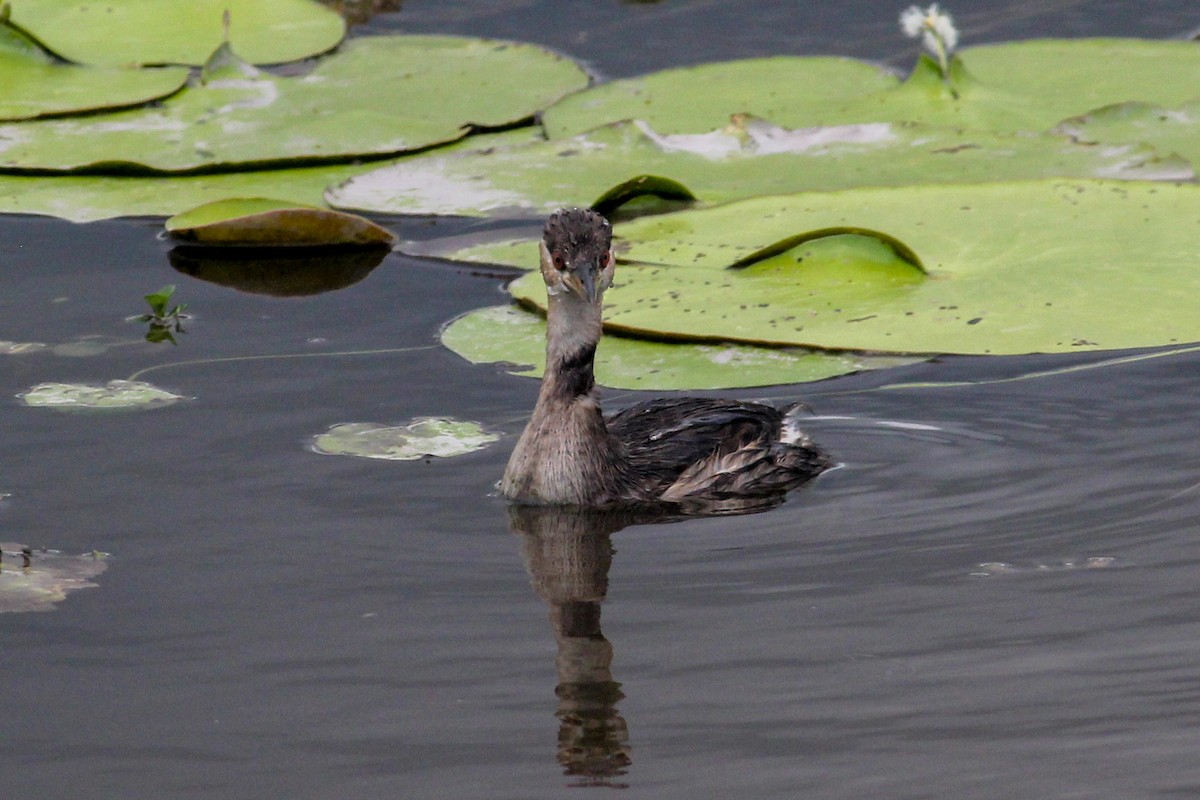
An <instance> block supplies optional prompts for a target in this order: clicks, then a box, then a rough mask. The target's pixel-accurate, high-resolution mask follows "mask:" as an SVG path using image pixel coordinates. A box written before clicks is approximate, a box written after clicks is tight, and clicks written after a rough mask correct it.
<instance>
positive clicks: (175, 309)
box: [137, 285, 188, 344]
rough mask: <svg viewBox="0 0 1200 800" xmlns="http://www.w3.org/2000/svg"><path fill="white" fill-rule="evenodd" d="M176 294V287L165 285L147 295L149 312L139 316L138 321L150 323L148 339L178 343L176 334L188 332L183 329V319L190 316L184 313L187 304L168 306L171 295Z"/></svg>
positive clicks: (148, 340) (147, 331)
mask: <svg viewBox="0 0 1200 800" xmlns="http://www.w3.org/2000/svg"><path fill="white" fill-rule="evenodd" d="M173 294H175V287H174V286H173V285H172V286H164V287H162V288H161V289H159V290H158V291H157V292H154V293H152V294H148V295H146V296H145V298H146V303H147V304H149V306H150V313H149V314H142V315H141V316H139V317H137V320H138V322H145V323H148V329H147V330H146V341H147V342H153V343H155V344H157V343H159V342H170V343H171V344H178V342H176V341H175V336H174V334H176V333H187V331H185V330H184V329H183V321H184V320H185V319H187V318H188V315H187V314H184V313H183V311H184V309H186V308H187V306H186V305H184V304H182V303H176V304H175V305H174V306H170V308H168V306H169V305H170V303H171V295H173Z"/></svg>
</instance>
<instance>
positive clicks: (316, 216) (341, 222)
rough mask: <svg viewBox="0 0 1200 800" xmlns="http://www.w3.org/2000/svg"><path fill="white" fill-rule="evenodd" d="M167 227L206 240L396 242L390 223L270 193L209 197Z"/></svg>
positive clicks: (239, 243)
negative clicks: (302, 202)
mask: <svg viewBox="0 0 1200 800" xmlns="http://www.w3.org/2000/svg"><path fill="white" fill-rule="evenodd" d="M165 228H166V230H167V233H169V234H170V235H171V236H172V237H174V238H176V239H179V240H181V241H184V242H188V243H189V244H194V245H201V246H226V247H228V246H233V247H325V246H353V247H384V248H390V247H391V246H392V245H393V244H395V242H396V237H395V235H394V234H393V233H392V232H391V231H389V230H388V229H387V228H384V227H382V226H381V225H378V224H376V223H374V222H372V221H371V220H369V219H367V218H365V217H360V216H358V215H357V214H347V213H345V212H342V211H331V210H330V209H327V208H315V207H313V206H298V205H296V204H295V203H289V202H287V201H284V200H276V199H272V198H265V197H246V198H229V199H225V200H216V201H213V202H211V203H205V204H204V205H202V206H197V207H196V208H193V209H190V210H188V211H185V212H183V213H181V214H176V215H175V216H173V217H171V218H170V219H168V220H167V221H166V224H165Z"/></svg>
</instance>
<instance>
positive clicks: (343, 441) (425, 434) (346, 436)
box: [311, 417, 500, 461]
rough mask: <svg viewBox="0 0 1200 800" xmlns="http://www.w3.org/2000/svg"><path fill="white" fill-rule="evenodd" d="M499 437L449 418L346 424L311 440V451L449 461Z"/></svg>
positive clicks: (476, 425)
mask: <svg viewBox="0 0 1200 800" xmlns="http://www.w3.org/2000/svg"><path fill="white" fill-rule="evenodd" d="M499 438H500V435H499V434H497V433H491V432H489V431H486V430H484V428H483V426H482V425H480V424H479V423H478V422H471V421H470V420H466V421H464V420H457V419H452V418H450V417H420V418H418V419H414V420H413V421H412V422H410V423H408V424H407V425H379V424H377V423H374V422H345V423H341V424H339V425H334V426H333V427H331V428H330V429H329V430H328V431H327V432H326V433H322V434H319V435H317V436H314V437H313V440H312V445H311V447H312V450H313V451H314V452H317V453H323V454H325V455H334V456H358V457H360V458H378V459H384V460H388V461H417V460H420V459H422V458H428V457H431V456H434V457H438V458H449V457H451V456H458V455H463V454H464V453H471V452H474V451H476V450H482V449H483V448H484V447H487V446H488V445H489V444H491V443H492V442H494V441H496V440H497V439H499Z"/></svg>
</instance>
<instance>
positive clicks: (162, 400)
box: [17, 380, 184, 411]
mask: <svg viewBox="0 0 1200 800" xmlns="http://www.w3.org/2000/svg"><path fill="white" fill-rule="evenodd" d="M17 399H19V400H20V401H21V402H23V403H24V404H25V405H27V406H34V407H37V408H53V409H57V410H60V411H87V410H93V411H115V410H124V409H135V408H145V409H151V408H162V407H164V406H169V405H172V404H174V403H177V402H179V401H180V400H183V399H184V398H183V396H182V395H178V394H173V393H171V392H168V391H166V390H165V389H159V388H158V387H156V386H152V385H151V384H149V383H143V382H141V381H121V380H116V381H109V382H108V383H107V384H105V385H104V386H96V385H93V384H85V383H39V384H38V385H37V386H34V387H33V388H31V389H29V391H26V392H22V393H20V394H18V395H17Z"/></svg>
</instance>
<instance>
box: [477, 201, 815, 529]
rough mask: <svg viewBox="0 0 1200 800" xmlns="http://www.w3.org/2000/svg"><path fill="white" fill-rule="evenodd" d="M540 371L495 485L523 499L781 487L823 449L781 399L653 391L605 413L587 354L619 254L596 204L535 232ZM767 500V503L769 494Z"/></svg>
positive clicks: (570, 501)
mask: <svg viewBox="0 0 1200 800" xmlns="http://www.w3.org/2000/svg"><path fill="white" fill-rule="evenodd" d="M541 262H542V263H541V268H542V278H543V279H545V281H546V294H547V298H546V372H545V375H544V377H543V378H542V388H541V392H540V393H539V394H538V400H537V406H536V407H535V408H534V410H533V416H532V417H531V418H530V420H529V424H528V425H527V426H526V427H525V432H524V433H522V434H521V439H520V441H518V442H517V446H516V449H515V450H513V454H512V457H511V458H510V459H509V461H508V467H507V468H506V469H505V471H504V478H503V480H502V481H501V482H500V488H501V491H502V492H503V493H504V495H505V496H506V497H508V498H510V499H512V500H516V501H519V502H525V503H547V504H566V505H576V506H592V507H597V506H615V505H627V504H647V503H651V504H673V505H686V504H690V503H698V504H701V505H703V504H706V503H716V504H718V505H720V504H722V503H724V502H727V501H733V503H732V506H731V507H730V510H732V509H733V508H740V507H741V506H739V501H746V500H751V499H754V498H759V499H762V500H767V499H768V498H775V502H778V500H779V499H781V496H782V495H783V493H785V492H787V491H788V490H789V489H792V488H795V487H796V486H799V485H800V484H802V483H804V482H805V481H807V480H809V479H810V478H812V477H814V476H815V475H817V474H818V473H819V472H821V470H823V469H825V468H826V467H827V466H828V465H829V461H828V459H827V458H826V457H825V456H824V455H823V454H822V453H821V452H820V451H818V450H817V449H815V448H814V447H813V446H812V444H811V443H810V442H809V440H808V438H807V437H806V436H804V434H802V433H801V432H800V431H799V430H798V429H797V428H796V427H795V424H794V420H791V419H789V418H785V415H784V414H783V413H781V412H780V411H779V410H778V409H776V408H773V407H771V406H767V405H763V404H761V403H747V402H739V401H736V400H719V399H708V398H700V397H686V398H664V399H661V400H650V401H647V402H645V403H639V404H638V405H635V406H632V407H631V408H627V409H625V410H624V411H622V412H620V413H619V414H616V415H614V416H612V417H610V418H609V419H608V420H607V421H606V420H605V419H604V416H603V415H602V414H601V412H600V405H599V403H598V402H597V399H596V392H595V380H594V378H593V374H592V362H593V359H594V358H595V355H596V345H597V343H599V341H600V334H601V321H600V308H601V299H602V298H603V295H604V291H605V290H606V289H607V288H608V287H609V286H610V285H611V284H612V279H613V269H614V266H615V264H616V257H615V256H614V254H613V250H612V227H611V226H610V225H609V223H608V221H607V220H606V219H605V218H604V217H602V216H600V215H599V214H597V213H595V212H593V211H588V210H584V209H578V208H573V209H564V210H562V211H557V212H555V213H554V214H552V215H551V216H550V219H549V220H547V222H546V228H545V234H544V236H543V238H542V241H541ZM764 505H774V503H773V502H767V503H765V504H764Z"/></svg>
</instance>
